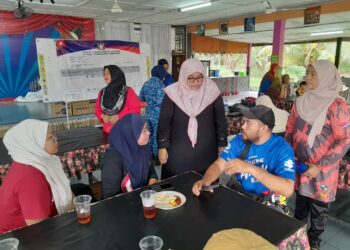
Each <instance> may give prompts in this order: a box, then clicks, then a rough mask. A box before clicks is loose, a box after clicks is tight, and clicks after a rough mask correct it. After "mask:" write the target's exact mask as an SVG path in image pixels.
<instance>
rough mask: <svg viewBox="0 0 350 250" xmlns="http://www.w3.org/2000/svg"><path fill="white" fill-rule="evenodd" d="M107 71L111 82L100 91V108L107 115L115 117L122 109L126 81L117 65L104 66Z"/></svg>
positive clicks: (124, 99)
mask: <svg viewBox="0 0 350 250" xmlns="http://www.w3.org/2000/svg"><path fill="white" fill-rule="evenodd" d="M106 69H108V70H109V72H110V74H111V82H110V83H109V84H108V85H107V86H106V87H105V88H103V89H102V95H101V108H102V111H103V113H105V114H107V115H116V114H119V112H120V111H121V110H122V109H123V107H124V105H125V101H126V93H127V90H128V88H127V86H126V79H125V74H124V72H123V71H122V70H121V69H120V68H119V67H118V66H117V65H107V66H104V68H103V71H105V70H106Z"/></svg>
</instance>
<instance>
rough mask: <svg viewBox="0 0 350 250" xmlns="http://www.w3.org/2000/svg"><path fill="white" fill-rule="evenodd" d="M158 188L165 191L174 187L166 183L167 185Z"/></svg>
mask: <svg viewBox="0 0 350 250" xmlns="http://www.w3.org/2000/svg"><path fill="white" fill-rule="evenodd" d="M160 188H161V189H162V190H165V189H174V186H173V185H172V184H171V183H167V184H161V185H160Z"/></svg>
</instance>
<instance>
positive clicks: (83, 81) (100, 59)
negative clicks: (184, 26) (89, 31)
mask: <svg viewBox="0 0 350 250" xmlns="http://www.w3.org/2000/svg"><path fill="white" fill-rule="evenodd" d="M37 47H38V50H41V51H40V52H39V51H38V58H40V59H41V61H42V64H43V65H41V61H40V60H39V64H40V67H39V68H40V79H41V82H42V86H43V100H44V102H54V101H69V102H71V101H80V100H89V99H96V98H97V96H98V92H99V91H100V90H101V89H102V88H104V87H105V86H106V84H105V82H104V79H103V67H104V66H105V65H110V64H115V65H117V66H118V67H120V68H121V69H122V70H123V72H124V73H125V77H126V83H127V85H128V86H130V87H132V88H133V89H134V90H135V91H136V93H139V91H140V90H141V87H142V85H143V83H144V82H145V81H146V80H147V79H149V77H150V76H149V73H148V72H149V70H148V68H149V66H148V65H149V60H150V46H149V45H148V44H142V43H136V42H126V41H111V40H108V41H75V40H49V39H38V40H37ZM39 48H40V49H39ZM44 51H46V54H45V53H44ZM44 80H45V82H44Z"/></svg>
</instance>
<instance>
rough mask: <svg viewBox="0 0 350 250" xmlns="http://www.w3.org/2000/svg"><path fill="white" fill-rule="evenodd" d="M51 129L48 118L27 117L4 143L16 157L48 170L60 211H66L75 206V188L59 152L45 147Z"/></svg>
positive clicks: (13, 129) (8, 134) (7, 135)
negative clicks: (63, 166) (47, 150)
mask: <svg viewBox="0 0 350 250" xmlns="http://www.w3.org/2000/svg"><path fill="white" fill-rule="evenodd" d="M47 130H48V123H47V122H43V121H38V120H32V119H28V120H24V121H22V122H20V123H19V124H17V125H16V126H14V127H12V128H11V129H10V130H9V131H7V133H6V134H5V136H4V144H5V146H6V148H7V150H8V153H9V155H11V157H12V159H13V160H14V161H16V162H19V163H22V164H26V165H30V166H33V167H34V168H36V169H38V170H39V171H40V172H42V173H43V174H44V176H45V178H46V180H47V182H48V183H49V185H50V188H51V192H52V196H53V199H54V201H55V205H56V209H57V212H58V213H59V214H62V213H64V212H67V211H68V210H69V209H70V208H71V204H72V191H71V189H70V183H69V180H68V178H67V177H66V175H65V173H64V172H63V169H62V165H61V161H60V159H59V158H58V156H56V155H50V154H49V153H47V152H46V151H45V150H44V147H45V142H46V135H47Z"/></svg>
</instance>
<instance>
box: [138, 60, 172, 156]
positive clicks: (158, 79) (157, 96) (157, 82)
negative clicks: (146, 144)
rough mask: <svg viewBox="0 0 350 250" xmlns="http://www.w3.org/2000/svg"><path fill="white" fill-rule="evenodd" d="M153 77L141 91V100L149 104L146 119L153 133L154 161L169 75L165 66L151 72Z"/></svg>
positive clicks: (154, 68)
mask: <svg viewBox="0 0 350 250" xmlns="http://www.w3.org/2000/svg"><path fill="white" fill-rule="evenodd" d="M151 74H152V77H151V79H149V80H148V81H147V82H145V83H144V84H143V86H142V89H141V91H140V100H141V101H143V102H147V107H146V115H145V117H146V119H147V124H148V129H149V131H150V132H151V145H152V153H153V156H154V159H156V158H158V144H157V128H158V120H159V113H160V105H161V104H162V101H163V98H164V83H163V81H164V79H165V77H166V75H167V74H168V73H167V72H166V71H165V69H164V68H163V66H160V65H157V66H155V67H153V69H152V71H151Z"/></svg>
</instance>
